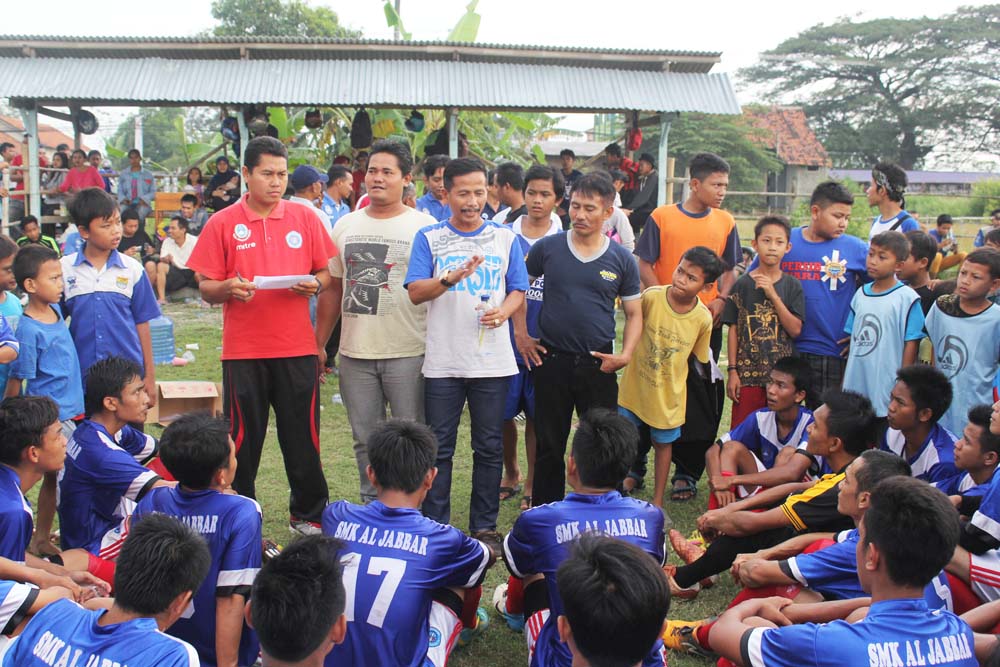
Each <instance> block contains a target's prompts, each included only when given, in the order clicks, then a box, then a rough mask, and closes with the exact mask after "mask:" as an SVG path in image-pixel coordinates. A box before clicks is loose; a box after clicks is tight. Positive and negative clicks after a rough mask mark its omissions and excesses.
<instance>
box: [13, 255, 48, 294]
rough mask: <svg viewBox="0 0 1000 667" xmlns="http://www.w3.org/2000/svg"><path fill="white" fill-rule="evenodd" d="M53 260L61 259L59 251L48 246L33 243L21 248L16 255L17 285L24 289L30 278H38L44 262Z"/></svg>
mask: <svg viewBox="0 0 1000 667" xmlns="http://www.w3.org/2000/svg"><path fill="white" fill-rule="evenodd" d="M52 261H56V262H58V261H59V253H57V252H56V251H55V250H53V249H52V248H50V247H48V246H44V245H39V244H37V243H31V244H28V245H26V246H24V247H23V248H21V249H20V250H19V251H18V253H17V254H16V255H14V279H15V280H16V281H17V286H18V287H20V288H21V290H22V291H23V290H24V282H25V281H26V280H28V279H29V278H37V277H38V272H39V271H40V270H41V268H42V264H44V263H45V262H52Z"/></svg>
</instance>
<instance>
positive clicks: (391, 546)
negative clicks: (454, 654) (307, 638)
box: [323, 500, 490, 667]
mask: <svg viewBox="0 0 1000 667" xmlns="http://www.w3.org/2000/svg"><path fill="white" fill-rule="evenodd" d="M323 532H324V533H325V534H327V535H332V536H333V537H335V538H337V539H339V540H341V541H342V542H343V543H344V545H345V546H344V551H343V552H342V553H341V561H342V562H343V564H344V588H345V589H346V590H347V608H346V610H345V612H344V613H345V614H346V616H347V637H346V639H345V640H344V643H343V644H339V645H337V646H334V647H333V650H332V651H330V654H329V655H328V656H327V658H326V663H325V664H326V665H327V667H344V666H350V665H359V666H360V665H399V666H400V667H419V666H420V665H423V664H424V658H425V657H426V656H427V649H428V641H429V639H428V637H429V623H428V618H429V616H430V610H431V602H432V594H433V592H434V591H435V590H437V589H440V588H445V587H449V586H451V587H459V588H471V587H473V586H476V585H478V584H480V583H481V582H482V580H483V576H484V575H485V574H486V567H487V565H488V564H489V562H490V551H489V548H488V547H487V546H486V545H485V544H483V543H482V542H480V541H478V540H474V539H472V538H470V537H468V536H467V535H465V534H464V533H463V532H462V531H460V530H458V529H457V528H454V527H452V526H446V525H444V524H440V523H438V522H436V521H432V520H431V519H428V518H427V517H425V516H423V515H422V514H421V513H420V511H419V510H416V509H405V508H399V507H387V506H386V505H383V504H382V503H381V502H379V501H377V500H376V501H374V502H372V503H371V504H369V505H363V506H362V505H353V504H351V503H349V502H347V501H345V500H340V501H337V502H335V503H331V504H330V505H328V506H327V508H326V509H325V510H323ZM436 639H437V640H438V641H441V638H436ZM445 639H447V638H445Z"/></svg>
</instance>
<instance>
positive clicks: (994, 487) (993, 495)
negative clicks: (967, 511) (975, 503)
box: [970, 475, 1000, 542]
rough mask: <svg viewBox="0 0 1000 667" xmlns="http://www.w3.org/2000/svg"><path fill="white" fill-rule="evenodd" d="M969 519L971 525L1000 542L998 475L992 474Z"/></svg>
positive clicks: (999, 476)
mask: <svg viewBox="0 0 1000 667" xmlns="http://www.w3.org/2000/svg"><path fill="white" fill-rule="evenodd" d="M970 521H971V523H972V525H973V526H975V527H976V528H978V529H979V530H981V531H983V532H985V533H987V534H988V535H989V536H990V537H992V538H993V539H994V540H997V541H998V542H1000V475H993V480H992V481H991V482H990V486H989V488H988V489H986V493H985V494H983V500H982V502H981V503H980V504H979V509H978V510H976V512H975V514H973V515H972V519H971V520H970Z"/></svg>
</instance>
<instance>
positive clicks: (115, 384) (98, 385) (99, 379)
mask: <svg viewBox="0 0 1000 667" xmlns="http://www.w3.org/2000/svg"><path fill="white" fill-rule="evenodd" d="M141 377H142V368H140V367H139V364H137V363H135V362H134V361H132V360H131V359H126V358H124V357H114V356H112V357H105V358H104V359H101V360H100V361H96V362H94V365H93V366H91V367H90V369H89V370H88V371H87V381H86V383H85V384H86V387H85V388H84V392H83V410H84V413H86V415H87V416H88V417H90V416H92V415H96V414H97V413H99V412H103V411H104V399H105V398H107V397H109V396H110V397H111V398H118V399H120V398H121V397H122V392H123V391H125V387H127V386H128V385H129V384H130V383H131V382H132V381H133V380H134V379H136V378H141Z"/></svg>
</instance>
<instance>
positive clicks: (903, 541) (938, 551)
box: [862, 476, 960, 588]
mask: <svg viewBox="0 0 1000 667" xmlns="http://www.w3.org/2000/svg"><path fill="white" fill-rule="evenodd" d="M862 521H863V522H864V544H865V545H866V546H867V545H869V544H874V545H875V546H876V547H877V548H878V550H879V553H880V554H881V558H882V561H883V562H884V563H885V564H886V569H887V570H888V574H889V579H890V580H892V582H893V583H894V584H896V585H897V586H912V587H916V588H923V587H924V586H926V585H927V584H928V583H930V581H931V579H933V578H934V577H935V576H937V574H938V573H939V572H940V571H941V570H942V569H943V568H944V566H945V565H947V564H948V561H950V560H951V558H952V556H953V555H954V553H955V546H956V545H957V544H958V536H959V531H960V527H959V521H958V512H956V511H955V508H954V506H953V505H952V504H951V501H950V500H948V497H947V496H946V495H944V494H943V493H942V492H941V491H939V490H938V489H937V488H935V487H933V486H931V485H930V484H928V483H927V482H925V481H923V480H920V479H915V478H913V477H901V476H896V477H890V478H889V479H885V480H882V481H881V482H879V483H878V484H877V485H876V486H875V488H874V489H873V490H872V494H871V500H870V504H869V507H868V510H867V511H866V512H865V516H864V519H862ZM915 546H917V547H918V548H914V547H915Z"/></svg>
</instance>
